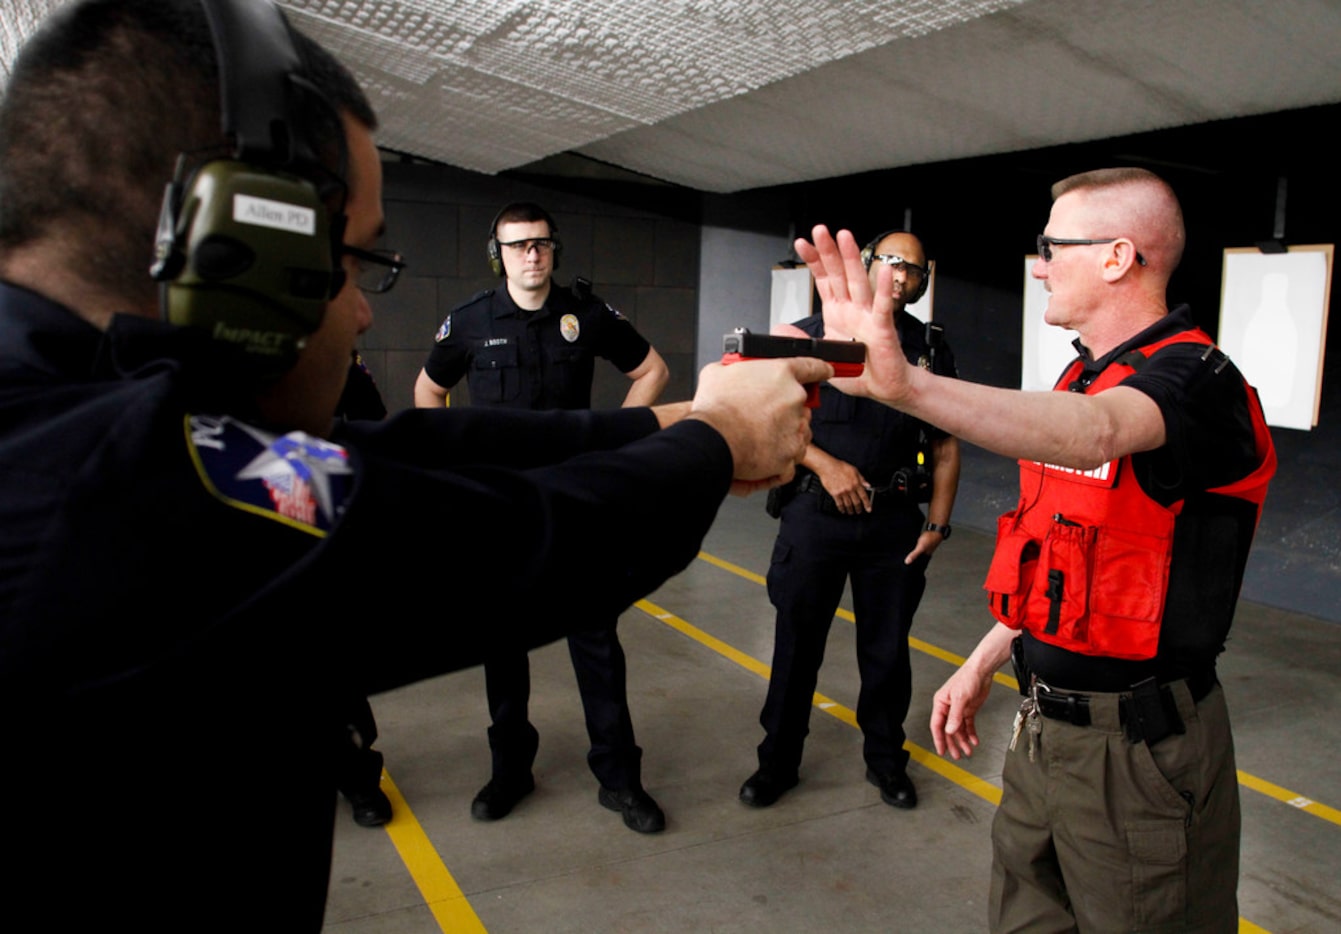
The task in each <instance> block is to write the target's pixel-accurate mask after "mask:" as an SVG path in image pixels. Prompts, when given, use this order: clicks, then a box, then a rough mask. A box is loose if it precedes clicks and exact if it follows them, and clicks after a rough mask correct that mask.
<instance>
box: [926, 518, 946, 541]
mask: <svg viewBox="0 0 1341 934" xmlns="http://www.w3.org/2000/svg"><path fill="white" fill-rule="evenodd" d="M922 531H924V532H940V533H941V541H944V540H946V539H948V538H949V537H950V523H948V522H947V523H946V524H945V525H937V524H936V523H934V522H928V523H927V524H926V525H925V526H923V527H922Z"/></svg>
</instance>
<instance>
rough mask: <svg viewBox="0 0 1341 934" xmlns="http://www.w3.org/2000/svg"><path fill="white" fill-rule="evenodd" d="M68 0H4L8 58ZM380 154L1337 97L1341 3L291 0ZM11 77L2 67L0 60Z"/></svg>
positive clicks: (681, 156)
mask: <svg viewBox="0 0 1341 934" xmlns="http://www.w3.org/2000/svg"><path fill="white" fill-rule="evenodd" d="M58 2H59V0H0V4H3V5H2V6H0V63H7V62H8V60H9V58H10V57H11V56H12V49H13V47H14V46H15V44H16V42H17V38H18V36H19V35H21V34H22V33H23V32H24V31H25V30H26V29H27V26H26V23H28V22H29V21H31V20H32V19H35V18H36V17H37V16H39V15H40V14H41V12H42V11H43V10H45V9H48V8H50V7H51V6H54V5H57V3H58ZM282 5H283V6H284V7H285V8H286V9H287V10H288V11H289V14H290V18H291V19H292V21H293V22H294V23H295V24H296V25H297V26H298V27H299V28H301V29H303V30H305V31H307V32H308V33H310V34H311V35H313V36H314V37H316V38H317V39H319V40H320V41H321V42H322V43H324V44H325V45H327V46H328V47H329V48H331V49H332V50H333V51H334V52H335V53H336V54H337V55H339V56H340V57H341V58H342V59H343V60H344V61H345V62H346V63H347V64H348V65H349V66H350V67H351V68H352V69H353V70H354V71H355V73H356V74H357V75H358V76H359V78H360V79H361V80H362V81H363V83H364V85H365V86H366V87H367V88H368V90H369V92H370V96H371V97H372V99H373V104H374V106H375V107H376V108H377V110H378V112H379V115H380V117H381V120H382V129H381V132H380V134H379V141H380V142H381V143H382V144H383V145H384V146H386V147H387V148H389V149H393V150H396V151H400V152H404V153H409V154H412V155H415V156H421V157H425V158H429V159H433V160H437V161H441V162H445V163H449V164H452V165H456V166H460V167H463V168H468V169H474V170H476V171H480V172H486V173H495V172H500V171H503V170H505V169H510V168H517V167H520V166H524V165H527V164H529V163H532V162H535V161H537V160H540V159H542V158H544V157H546V156H550V155H553V154H556V153H561V152H576V153H579V154H582V155H586V156H589V157H591V158H593V159H597V160H600V161H603V162H607V163H611V164H614V165H617V166H621V167H623V168H625V169H629V170H632V171H634V172H639V173H642V174H645V175H650V176H653V177H655V178H658V179H663V180H666V181H671V182H676V183H679V184H682V185H687V186H689V187H691V188H696V189H700V190H704V191H718V192H726V191H737V190H741V189H746V188H755V187H760V186H764V185H775V184H782V183H787V182H797V181H805V180H811V179H817V178H825V177H830V176H836V175H846V174H850V173H854V172H861V171H867V170H871V169H879V168H890V167H895V166H900V165H910V164H915V163H923V162H936V161H942V160H947V159H955V158H961V157H966V156H975V155H983V154H989V153H998V152H1006V151H1011V150H1019V149H1027V148H1032V147H1036V146H1044V145H1052V144H1057V143H1064V142H1079V141H1083V140H1092V139H1100V138H1104V137H1108V136H1115V135H1120V134H1126V133H1133V132H1139V131H1144V130H1152V129H1160V128H1166V127H1172V126H1180V125H1185V124H1191V123H1199V122H1204V121H1208V120H1216V119H1221V118H1226V117H1234V116H1246V115H1250V114H1260V113H1268V112H1272V111H1277V110H1284V109H1291V108H1296V107H1304V106H1309V105H1314V104H1326V103H1336V102H1338V101H1341V51H1339V50H1341V0H1269V2H1268V0H908V2H898V0H882V2H875V0H809V2H803V0H774V2H769V3H761V2H757V0H746V2H731V0H282ZM0 77H3V71H0Z"/></svg>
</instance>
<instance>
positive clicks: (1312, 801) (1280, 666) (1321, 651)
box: [326, 497, 1341, 934]
mask: <svg viewBox="0 0 1341 934" xmlns="http://www.w3.org/2000/svg"><path fill="white" fill-rule="evenodd" d="M775 528H776V526H775V525H774V523H773V520H770V519H768V518H767V517H766V516H765V515H764V512H763V502H762V498H761V497H755V498H752V499H749V500H744V501H741V500H730V501H728V502H727V503H726V505H725V506H724V507H723V509H722V512H721V514H720V516H719V517H718V520H717V523H716V525H715V527H714V529H713V531H712V533H711V534H710V535H709V537H708V539H707V541H706V542H705V543H704V552H705V553H706V554H708V555H711V556H713V557H715V558H718V559H721V560H723V561H725V562H730V563H731V564H733V565H736V566H738V567H739V568H741V569H743V570H744V571H746V572H752V573H753V574H755V575H762V574H763V573H764V572H765V571H766V570H767V566H768V557H769V554H770V550H771V546H772V538H773V534H774V531H775ZM990 550H991V541H990V540H989V539H988V538H987V537H986V536H985V535H982V534H978V533H975V532H973V531H971V530H969V529H967V528H963V527H961V528H959V529H957V530H956V534H955V536H954V538H953V539H952V540H951V541H950V542H948V543H947V544H946V545H945V546H944V547H943V548H941V549H940V550H939V552H938V553H937V556H936V558H935V560H934V561H933V562H932V566H931V571H930V580H929V583H928V588H927V595H926V597H925V599H924V600H923V605H922V609H921V612H920V613H919V615H918V618H917V623H916V625H915V626H914V631H913V634H914V636H915V637H916V638H918V639H920V640H924V641H925V642H926V643H927V644H929V645H930V646H932V647H935V648H937V649H941V650H945V651H948V652H951V653H955V654H957V655H961V656H962V655H964V654H967V653H968V652H969V651H970V650H971V649H972V647H973V645H974V644H975V643H976V641H977V639H978V637H979V636H980V635H981V633H982V632H983V631H984V630H985V628H986V627H987V625H988V617H987V613H986V607H985V601H984V599H983V594H982V591H981V584H982V579H983V575H984V572H985V569H986V566H987V561H988V557H989V554H990ZM649 600H650V602H651V603H652V604H654V605H655V606H656V607H658V608H660V609H661V610H664V611H665V612H666V613H669V614H673V616H674V617H676V618H678V620H682V621H684V622H685V623H687V624H689V625H690V626H692V627H695V628H696V630H698V631H701V632H702V633H706V634H707V635H708V636H711V637H712V638H713V639H715V640H719V642H718V643H714V644H712V645H709V644H705V642H704V641H701V640H699V639H696V638H693V637H692V636H689V635H686V634H685V633H684V632H682V631H681V630H680V629H676V628H673V627H672V626H671V625H668V624H667V622H665V621H663V620H662V619H658V618H657V617H656V616H654V615H649V613H648V612H645V611H644V610H642V609H637V608H635V609H632V610H630V611H629V612H628V613H627V614H625V616H624V617H623V618H622V619H621V622H620V636H621V638H622V640H623V642H624V646H625V649H626V652H627V654H628V659H629V694H630V704H631V707H632V711H633V719H634V725H635V728H636V731H637V735H638V740H639V742H640V744H641V745H642V747H643V749H644V759H643V781H644V784H645V785H646V787H647V788H648V790H649V791H650V792H651V793H652V794H653V795H654V796H655V797H656V799H657V800H658V801H659V802H660V803H661V805H662V807H663V808H664V809H665V810H666V813H667V816H668V827H667V830H666V832H665V833H663V834H659V835H653V836H642V835H639V834H635V833H632V832H630V831H628V830H626V829H625V828H624V826H623V824H622V823H621V821H620V818H619V816H618V815H617V814H615V813H612V812H610V811H606V810H604V809H603V808H601V807H600V806H598V805H597V803H596V783H595V780H594V779H593V778H592V776H591V774H590V773H589V772H588V771H587V767H586V760H585V754H586V749H587V741H586V736H585V731H584V728H583V725H582V714H581V706H580V702H579V700H578V696H577V690H576V687H575V685H574V682H573V675H572V669H571V666H570V664H569V661H568V655H567V652H566V650H565V649H564V647H563V646H561V645H559V646H550V647H548V648H546V649H544V650H541V651H539V652H536V653H534V654H533V656H532V678H533V690H532V697H531V707H532V715H531V716H532V721H533V722H534V723H535V725H536V727H537V729H539V731H540V736H541V743H540V753H539V757H538V759H537V761H536V767H535V775H536V781H537V783H538V788H537V790H536V792H535V793H534V794H533V795H531V796H530V797H529V798H527V799H526V800H524V801H523V802H522V803H521V804H520V805H519V806H518V807H517V809H516V811H514V812H513V814H512V815H510V816H509V817H508V818H506V819H505V820H503V821H500V822H497V823H494V824H481V823H477V822H474V821H472V820H471V818H470V815H469V805H470V800H471V798H472V797H473V795H474V793H475V792H476V791H477V790H478V789H479V787H480V786H481V785H482V784H483V783H484V782H485V781H486V780H487V778H488V772H489V754H488V748H487V744H486V740H485V734H484V730H485V727H486V726H487V714H486V712H485V704H484V686H483V675H482V673H481V672H480V671H478V670H475V671H467V672H462V673H459V674H455V675H450V676H447V677H443V678H439V679H436V680H433V681H428V682H424V683H422V684H418V685H414V686H412V687H409V688H404V689H401V690H399V691H396V692H393V693H390V694H385V695H381V696H379V697H376V698H374V699H373V707H374V709H375V710H376V713H377V719H378V723H379V725H380V728H381V733H382V738H381V739H380V740H379V742H378V746H379V748H381V749H382V750H383V751H384V752H385V754H386V760H387V771H388V773H389V774H390V776H391V779H392V781H393V782H394V785H395V788H396V790H398V791H399V793H400V794H401V795H403V796H404V801H405V802H406V804H407V807H402V808H401V809H400V810H399V812H398V818H397V820H396V821H394V822H393V823H392V824H391V825H389V827H388V829H387V830H367V829H364V828H360V827H357V826H355V825H354V824H353V822H352V821H350V820H349V819H348V817H347V811H346V810H345V809H344V806H343V805H342V806H341V807H342V811H341V815H340V820H339V824H338V831H337V836H336V851H335V861H334V866H333V870H332V875H331V893H330V899H329V903H328V906H327V912H326V919H327V920H326V930H327V931H329V932H331V934H372V932H377V934H396V932H414V934H419V932H436V931H439V930H447V931H480V930H485V931H489V932H493V934H502V932H532V931H544V932H561V931H573V932H578V931H581V932H591V931H597V932H607V931H608V932H616V931H619V932H623V931H674V932H687V931H715V932H738V931H776V932H793V931H798V932H799V931H825V930H827V931H834V932H839V931H841V932H846V931H915V932H921V931H975V930H982V929H983V928H984V926H985V908H984V900H985V896H986V892H987V876H988V868H989V864H990V848H991V847H990V841H989V827H990V822H991V819H992V814H993V810H994V805H993V804H992V803H991V801H990V800H988V798H990V797H991V795H992V793H993V788H991V787H989V786H997V787H999V785H1000V769H1001V763H1002V756H1003V753H1004V747H1005V742H1006V740H1007V738H1008V736H1007V734H1008V731H1009V727H1010V722H1011V719H1012V717H1013V715H1014V710H1015V706H1016V700H1015V697H1014V696H1013V692H1011V691H1010V690H1009V689H1008V688H1006V687H1000V686H998V687H997V689H996V690H994V692H993V696H992V697H991V699H990V700H989V701H988V704H987V706H986V707H985V708H984V711H983V713H982V714H980V715H979V730H980V732H981V733H982V734H983V736H984V744H983V747H982V748H981V749H980V750H979V752H978V753H977V754H975V755H974V756H973V758H972V759H971V760H969V761H967V762H963V763H960V765H961V766H962V767H963V770H962V771H961V770H956V769H945V768H943V767H941V768H940V770H938V771H937V770H933V768H932V767H929V765H928V763H930V764H931V766H939V765H940V761H941V760H934V757H931V756H928V755H927V753H926V751H927V750H929V749H930V736H929V732H928V728H927V719H928V715H929V709H930V700H931V695H932V693H933V692H934V691H935V689H936V688H937V687H938V686H939V685H940V684H941V682H942V681H943V680H944V679H945V678H946V677H947V676H948V674H949V673H950V671H951V665H950V663H949V662H947V661H944V660H942V659H941V658H938V657H936V656H934V655H932V654H928V653H927V652H925V651H915V652H914V653H913V677H914V696H913V706H912V711H911V713H910V714H909V718H908V722H907V729H908V734H909V738H910V742H911V743H912V744H913V745H914V746H915V747H916V748H914V750H913V755H914V762H913V764H912V765H911V766H910V770H909V774H910V775H911V776H912V778H913V780H914V782H915V783H916V784H917V787H918V792H919V795H920V798H921V803H920V804H919V806H918V808H917V809H916V810H914V811H911V812H903V811H896V810H894V809H893V808H890V807H888V806H886V805H884V804H883V803H881V801H880V798H879V794H878V792H877V790H876V789H875V788H874V787H872V786H871V785H869V784H867V783H866V782H865V780H864V778H863V775H864V768H863V765H862V760H861V735H860V733H859V732H858V731H857V729H856V728H855V726H853V725H850V723H849V722H844V721H843V720H842V719H840V717H841V716H843V715H844V713H845V712H849V713H848V716H849V717H850V709H851V708H852V706H853V705H854V704H855V701H856V688H857V678H856V663H855V658H854V650H853V646H852V642H853V627H852V626H851V624H850V623H848V622H845V621H843V620H841V619H840V620H838V621H836V622H835V625H834V627H833V631H832V633H831V636H830V644H829V651H828V658H827V660H826V664H825V667H824V669H823V671H822V673H821V677H820V686H819V691H820V693H821V694H823V695H826V696H827V697H829V698H832V700H833V701H834V702H836V704H837V705H838V706H836V707H834V708H832V709H831V711H829V712H825V711H822V710H816V711H815V712H814V714H813V716H812V719H811V735H810V739H809V741H808V743H807V746H806V756H805V761H804V763H803V765H802V773H801V784H800V786H798V787H797V788H796V789H795V790H794V791H792V792H790V793H789V794H788V795H786V796H785V797H784V798H783V799H782V800H781V801H780V802H779V803H778V804H777V805H775V806H774V807H772V808H769V809H767V810H753V809H749V808H746V807H744V806H742V805H741V804H740V803H739V802H738V801H737V800H736V792H737V790H738V788H739V787H740V784H741V782H742V781H743V780H744V779H745V778H746V777H747V776H748V775H749V774H750V773H751V771H752V770H753V769H754V767H755V753H754V749H755V746H756V744H757V743H758V742H759V739H760V729H759V726H758V722H757V717H758V713H759V706H760V704H761V703H762V701H763V697H764V690H765V682H764V680H763V678H762V677H761V675H760V674H759V673H758V671H759V670H761V669H760V667H759V666H760V665H763V666H766V665H767V664H768V661H769V659H770V657H771V652H772V638H773V635H772V610H771V607H770V606H769V603H768V599H767V596H766V594H765V592H764V588H763V587H762V586H761V584H760V583H758V582H757V581H755V580H751V579H749V578H748V577H745V576H742V575H741V574H739V573H735V572H733V571H731V570H729V569H725V568H723V567H721V566H719V565H717V564H714V563H711V562H710V561H707V560H698V561H695V562H694V563H693V565H692V566H691V567H690V568H689V569H688V570H687V571H685V572H684V573H683V574H681V575H680V576H679V577H677V578H676V579H674V580H672V581H671V582H669V583H668V584H667V585H666V586H664V587H663V588H662V589H661V590H660V591H658V592H657V593H655V594H653V595H652V596H651V597H649ZM844 605H845V607H847V608H849V609H850V603H847V602H846V601H845V604H844ZM473 622H478V621H473ZM672 622H673V621H672ZM709 641H710V640H709ZM723 653H726V654H723ZM733 653H737V654H733ZM746 657H748V658H746ZM749 659H754V660H755V661H756V662H757V664H756V663H751V662H750V661H749ZM751 665H753V670H752V668H751V667H750V666H751ZM1220 672H1221V679H1222V681H1223V682H1224V684H1225V687H1226V693H1227V695H1228V698H1229V704H1230V708H1231V712H1232V715H1233V718H1234V725H1235V735H1236V743H1237V749H1238V764H1239V768H1240V769H1241V775H1240V777H1241V781H1242V782H1245V783H1247V786H1245V787H1244V788H1243V789H1242V798H1243V822H1244V830H1243V859H1242V869H1241V883H1240V888H1239V912H1240V915H1241V916H1242V918H1243V919H1244V922H1245V925H1244V926H1243V927H1242V928H1241V929H1242V930H1248V931H1257V930H1266V931H1270V932H1275V934H1284V932H1313V931H1316V932H1324V931H1328V932H1334V931H1341V811H1338V810H1335V809H1336V808H1339V807H1341V759H1339V758H1338V754H1337V750H1338V748H1341V716H1338V714H1341V691H1338V688H1339V687H1341V626H1337V625H1335V624H1331V623H1326V622H1321V621H1319V620H1315V619H1312V618H1309V617H1304V616H1300V615H1297V614H1291V613H1286V612H1282V611H1279V610H1274V609H1271V608H1268V607H1264V606H1260V605H1256V604H1251V603H1244V604H1242V605H1241V606H1240V608H1239V613H1238V618H1237V621H1236V623H1235V627H1234V631H1233V637H1232V641H1231V644H1230V648H1229V651H1228V652H1227V653H1226V655H1225V656H1224V657H1223V658H1222V660H1221V666H1220ZM830 713H834V714H837V716H834V715H830ZM975 780H980V781H978V783H977V784H976V785H975V784H974V782H975ZM982 783H988V784H987V785H984V784H982ZM975 788H976V789H977V791H976V792H975V790H974V789H975ZM984 795H985V796H986V797H984ZM416 822H417V824H416ZM418 828H422V831H423V834H424V836H425V837H426V839H427V842H428V844H431V847H421V848H420V849H419V850H418V851H417V853H416V852H415V851H414V850H412V849H411V847H412V845H413V836H414V834H415V833H416V832H417V829H418ZM393 841H402V842H401V844H400V845H401V847H402V848H404V849H406V852H407V853H409V855H408V856H407V858H406V859H405V860H403V859H402V857H401V855H400V854H399V852H398V849H397V844H396V843H395V842H393ZM405 841H409V842H405ZM407 865H410V866H414V867H415V871H416V872H417V873H418V874H419V876H420V877H421V878H422V879H423V880H425V881H424V885H425V886H426V887H427V888H428V891H429V893H430V894H429V896H428V897H427V901H426V896H425V895H423V894H421V891H420V889H419V888H418V887H417V886H416V883H415V881H414V877H413V876H412V874H411V871H410V869H409V868H407ZM453 881H454V884H455V886H459V891H458V890H457V889H455V888H454V887H453ZM462 893H463V894H464V898H462V897H460V896H461V894H462ZM428 902H432V904H433V905H434V908H435V909H436V911H437V914H436V916H435V913H434V911H433V910H430V907H429V906H428Z"/></svg>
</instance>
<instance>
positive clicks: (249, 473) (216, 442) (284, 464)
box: [185, 415, 354, 538]
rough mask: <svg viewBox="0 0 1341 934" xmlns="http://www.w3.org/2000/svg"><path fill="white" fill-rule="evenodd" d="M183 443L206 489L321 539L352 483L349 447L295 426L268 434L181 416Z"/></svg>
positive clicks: (225, 421) (221, 419) (218, 419)
mask: <svg viewBox="0 0 1341 934" xmlns="http://www.w3.org/2000/svg"><path fill="white" fill-rule="evenodd" d="M185 428H186V439H187V449H188V452H189V453H190V455H191V461H192V463H194V464H195V467H196V472H197V474H198V475H199V476H200V480H201V482H202V483H203V484H204V485H205V489H207V490H208V491H209V492H210V494H211V495H213V496H214V497H216V498H217V499H219V500H221V501H223V502H224V503H227V504H228V505H229V506H232V507H234V508H235V509H241V510H244V511H246V512H251V513H254V514H256V515H259V516H264V517H266V518H268V519H273V520H275V521H277V522H282V523H284V524H285V525H290V526H293V527H294V528H297V529H300V530H302V531H304V532H308V533H310V534H312V535H316V536H318V537H322V538H324V537H325V536H326V534H327V533H328V532H330V530H331V529H332V528H334V527H335V523H336V522H337V521H338V520H339V518H340V516H341V515H342V514H343V513H344V510H345V506H346V505H347V504H348V502H349V497H350V494H351V492H352V490H353V486H354V470H353V468H352V467H351V466H350V464H349V453H348V452H347V451H346V450H345V449H344V448H342V447H340V445H338V444H332V443H330V442H329V441H324V440H322V439H321V438H314V437H312V436H311V435H308V434H306V433H304V432H301V431H291V432H289V433H288V434H284V435H278V436H276V435H273V434H270V433H269V432H266V431H262V430H261V429H259V428H254V427H253V426H251V425H248V424H246V423H245V422H240V421H238V420H237V419H235V418H230V417H229V416H227V415H222V416H216V415H188V416H186V422H185Z"/></svg>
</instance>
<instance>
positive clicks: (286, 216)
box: [233, 194, 317, 237]
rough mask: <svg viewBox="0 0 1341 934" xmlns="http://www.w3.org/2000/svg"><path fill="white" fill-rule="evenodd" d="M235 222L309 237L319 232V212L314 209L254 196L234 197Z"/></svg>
mask: <svg viewBox="0 0 1341 934" xmlns="http://www.w3.org/2000/svg"><path fill="white" fill-rule="evenodd" d="M233 220H234V221H235V222H236V223H239V224H253V225H255V226H257V227H271V228H273V229H275V230H287V231H288V232H289V233H296V234H303V235H304V236H308V237H311V236H314V235H315V234H316V231H317V212H316V211H314V210H313V209H312V208H305V207H302V206H301V205H297V204H286V203H285V202H283V201H271V200H270V199H269V198H256V197H253V196H252V195H237V194H235V195H233Z"/></svg>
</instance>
